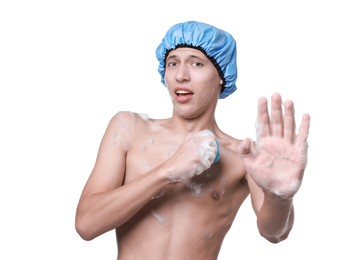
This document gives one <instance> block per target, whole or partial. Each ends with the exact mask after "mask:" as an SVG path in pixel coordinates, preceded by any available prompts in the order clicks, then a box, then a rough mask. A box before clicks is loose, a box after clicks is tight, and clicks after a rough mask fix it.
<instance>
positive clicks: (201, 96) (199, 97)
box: [76, 21, 310, 260]
mask: <svg viewBox="0 0 346 260" xmlns="http://www.w3.org/2000/svg"><path fill="white" fill-rule="evenodd" d="M156 55H157V58H158V60H159V73H160V74H161V76H162V82H163V83H164V85H165V86H167V89H168V92H169V95H170V97H171V99H172V104H173V113H172V117H171V118H168V119H160V120H157V119H150V118H149V117H147V116H145V115H144V114H135V113H131V112H119V113H117V114H116V115H115V116H114V117H113V118H112V119H111V121H110V123H109V126H108V128H107V130H106V132H105V134H104V137H103V139H102V142H101V145H100V148H99V153H98V156H97V159H96V163H95V166H94V169H93V171H92V173H91V175H90V177H89V179H88V181H87V183H86V185H85V188H84V190H83V192H82V195H81V198H80V201H79V205H78V207H77V213H76V229H77V231H78V233H79V234H80V236H81V237H82V238H83V239H85V240H91V239H94V238H95V237H97V236H100V235H101V234H103V233H105V232H108V231H110V230H114V229H115V230H116V236H117V241H118V259H120V260H129V259H150V260H156V259H157V260H163V259H164V260H178V259H198V260H201V259H207V260H210V259H217V256H218V253H219V250H220V248H221V244H222V241H223V239H224V237H225V235H226V233H227V231H228V230H229V229H230V227H231V225H232V223H233V220H234V218H235V216H236V214H237V211H238V209H239V207H240V206H241V204H242V203H243V201H244V200H245V199H246V197H247V196H248V195H249V194H250V196H251V201H252V205H253V209H254V212H255V214H256V215H257V225H258V230H259V232H260V234H261V235H262V236H263V237H265V238H266V239H267V240H269V241H270V242H273V243H277V242H280V241H282V240H283V239H285V238H287V236H288V234H289V232H290V230H291V228H292V226H293V221H294V209H293V197H294V195H295V194H296V192H297V191H298V189H299V187H300V185H301V182H302V179H303V174H304V170H305V167H306V163H307V148H308V145H307V137H308V130H309V121H310V118H309V115H307V114H306V115H304V116H303V119H302V124H301V127H300V131H299V133H298V134H297V135H296V134H295V118H294V105H293V102H292V101H286V102H285V103H284V105H283V107H284V113H283V111H282V100H281V96H280V95H279V94H278V93H275V94H273V96H272V98H271V117H270V116H269V112H268V108H267V107H268V105H267V100H266V99H265V98H260V99H259V102H258V120H257V143H256V144H255V143H254V142H252V141H251V140H249V139H246V140H238V139H236V138H233V137H231V136H229V135H227V134H225V133H224V132H222V131H221V130H220V129H219V128H218V126H217V123H216V121H215V116H214V112H215V109H216V106H217V102H218V99H219V98H225V97H227V96H228V95H230V94H231V93H232V92H233V91H235V90H236V86H235V81H236V78H237V68H236V44H235V41H234V39H233V38H232V36H231V35H230V34H229V33H227V32H225V31H223V30H220V29H218V28H216V27H214V26H211V25H208V24H205V23H200V22H194V21H189V22H185V23H180V24H176V25H174V26H172V27H171V28H170V29H169V30H168V32H167V34H166V35H165V37H164V38H163V40H162V43H161V44H160V45H159V46H158V48H157V50H156Z"/></svg>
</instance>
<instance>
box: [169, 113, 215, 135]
mask: <svg viewBox="0 0 346 260" xmlns="http://www.w3.org/2000/svg"><path fill="white" fill-rule="evenodd" d="M169 125H170V127H172V128H175V129H176V130H177V131H181V132H185V133H190V132H198V131H201V130H205V129H208V130H210V131H212V132H217V130H218V129H219V128H218V126H217V123H216V120H215V116H214V115H212V116H202V117H197V118H183V117H181V116H177V115H175V114H173V116H172V117H171V118H170V120H169Z"/></svg>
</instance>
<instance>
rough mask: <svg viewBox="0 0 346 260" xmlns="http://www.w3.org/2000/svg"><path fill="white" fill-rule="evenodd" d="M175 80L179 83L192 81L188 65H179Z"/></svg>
mask: <svg viewBox="0 0 346 260" xmlns="http://www.w3.org/2000/svg"><path fill="white" fill-rule="evenodd" d="M175 80H176V81H177V82H184V81H189V80H190V74H189V69H188V67H187V65H186V64H183V63H181V64H179V67H178V69H177V71H176V74H175Z"/></svg>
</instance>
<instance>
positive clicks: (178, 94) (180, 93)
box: [175, 90, 193, 97]
mask: <svg viewBox="0 0 346 260" xmlns="http://www.w3.org/2000/svg"><path fill="white" fill-rule="evenodd" d="M175 94H176V95H177V96H178V97H179V96H187V95H193V92H190V91H187V90H177V91H176V92H175Z"/></svg>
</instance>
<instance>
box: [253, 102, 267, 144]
mask: <svg viewBox="0 0 346 260" xmlns="http://www.w3.org/2000/svg"><path fill="white" fill-rule="evenodd" d="M256 134H257V141H259V140H260V139H261V138H262V137H265V136H267V135H270V120H269V113H268V102H267V99H266V98H264V97H261V98H260V99H259V100H258V109H257V122H256Z"/></svg>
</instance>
